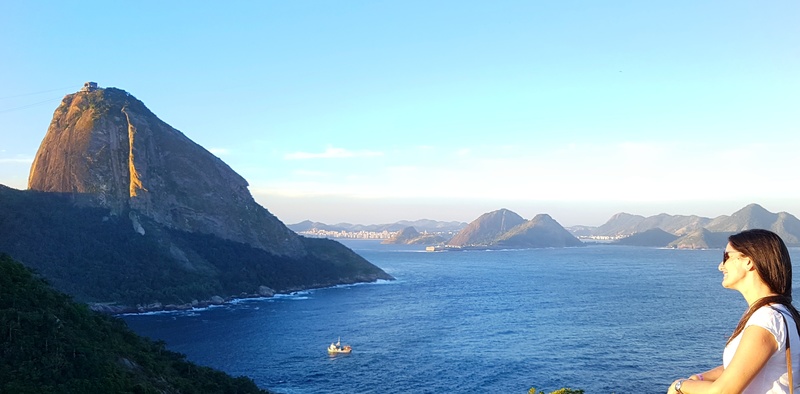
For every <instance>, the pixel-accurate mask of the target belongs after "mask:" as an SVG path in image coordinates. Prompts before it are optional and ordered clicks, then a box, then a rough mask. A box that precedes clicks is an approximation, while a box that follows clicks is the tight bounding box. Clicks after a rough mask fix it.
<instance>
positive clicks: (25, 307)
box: [0, 254, 268, 394]
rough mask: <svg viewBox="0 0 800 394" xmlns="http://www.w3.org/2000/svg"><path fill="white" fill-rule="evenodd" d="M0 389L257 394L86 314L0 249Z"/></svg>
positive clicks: (249, 384) (116, 323) (243, 382)
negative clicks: (0, 332) (0, 328)
mask: <svg viewBox="0 0 800 394" xmlns="http://www.w3.org/2000/svg"><path fill="white" fill-rule="evenodd" d="M0 327H3V335H0V393H240V394H246V393H260V394H268V392H267V391H265V390H261V389H259V388H258V387H257V386H256V385H255V383H254V382H253V381H252V380H250V379H249V378H246V377H238V378H233V377H231V376H229V375H226V374H225V373H222V372H220V371H216V370H213V369H211V368H208V367H202V366H199V365H196V364H194V363H191V362H188V361H186V359H185V357H186V356H184V355H183V354H179V353H175V352H172V351H169V350H167V349H166V348H165V346H164V343H163V342H154V341H152V340H150V339H147V338H144V337H140V336H138V335H136V334H135V333H133V331H131V330H130V329H128V327H127V325H126V324H125V322H124V321H123V320H121V319H118V318H115V317H111V316H108V315H105V314H100V313H96V312H92V311H90V310H89V309H88V308H87V307H86V305H83V304H78V303H76V302H74V301H72V300H71V299H70V297H69V296H68V295H66V294H64V293H60V292H57V291H55V290H53V289H52V288H51V287H50V286H48V285H47V283H46V282H45V281H44V280H42V279H40V278H37V277H36V276H35V275H34V273H33V272H31V271H30V270H29V269H27V268H26V267H24V266H23V265H22V264H20V263H18V262H16V261H14V260H13V259H11V257H10V256H8V255H6V254H0Z"/></svg>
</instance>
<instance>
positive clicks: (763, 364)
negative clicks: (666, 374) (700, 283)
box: [667, 230, 800, 394]
mask: <svg viewBox="0 0 800 394" xmlns="http://www.w3.org/2000/svg"><path fill="white" fill-rule="evenodd" d="M718 269H719V270H720V271H722V274H723V277H722V287H725V288H726V289H734V290H737V291H739V292H740V293H742V296H744V299H745V300H746V301H747V305H749V308H748V309H747V312H746V313H745V314H744V316H742V319H741V320H739V324H738V325H737V326H736V329H735V330H734V331H733V334H731V337H730V339H728V343H727V344H726V345H725V351H724V352H723V355H722V362H723V364H722V365H720V366H718V367H716V368H714V369H712V370H710V371H706V372H703V373H698V374H696V375H692V376H690V377H689V378H688V379H678V380H676V381H675V382H673V383H672V385H670V387H669V390H668V391H667V394H675V393H679V394H698V393H745V394H751V393H758V394H764V393H789V374H788V371H787V361H786V334H787V333H788V334H789V341H790V342H789V343H790V346H789V348H790V349H791V363H792V371H793V374H792V375H793V377H794V379H793V380H794V384H795V387H798V386H797V383H798V382H799V381H800V335H798V331H800V326H798V325H796V324H797V323H800V314H798V311H797V309H795V307H794V306H792V262H791V258H790V257H789V251H788V250H787V249H786V245H785V244H784V243H783V240H781V238H780V237H779V236H778V235H777V234H775V233H773V232H771V231H767V230H747V231H742V232H741V233H738V234H734V235H731V236H730V237H728V245H727V246H726V247H725V254H724V255H723V258H722V263H720V265H719V267H718ZM784 318H785V320H784Z"/></svg>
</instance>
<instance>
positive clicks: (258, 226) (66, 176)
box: [28, 88, 306, 257]
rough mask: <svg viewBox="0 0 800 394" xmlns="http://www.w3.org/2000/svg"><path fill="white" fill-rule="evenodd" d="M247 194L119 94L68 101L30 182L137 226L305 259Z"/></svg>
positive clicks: (100, 92) (210, 159)
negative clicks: (141, 219)
mask: <svg viewBox="0 0 800 394" xmlns="http://www.w3.org/2000/svg"><path fill="white" fill-rule="evenodd" d="M247 186H248V184H247V181H245V180H244V178H242V177H241V176H239V175H238V174H237V173H236V172H234V171H233V170H232V169H231V168H230V167H228V165H226V164H225V163H224V162H222V160H220V159H219V158H217V157H216V156H214V155H213V154H211V153H210V152H208V151H207V150H206V149H204V148H203V147H201V146H200V145H198V144H196V143H194V142H193V141H191V140H190V139H189V138H187V137H186V136H185V135H184V134H183V133H181V132H180V131H178V130H176V129H175V128H173V127H171V126H170V125H168V124H167V123H165V122H163V121H162V120H161V119H159V118H158V117H157V116H156V115H155V114H153V113H152V112H151V111H150V110H149V109H147V107H145V105H144V104H143V103H142V102H141V101H139V100H137V99H136V98H135V97H133V96H132V95H130V94H129V93H127V92H125V91H123V90H120V89H115V88H106V89H96V90H93V91H81V92H77V93H75V94H70V95H68V96H66V97H65V98H64V100H63V101H62V102H61V105H60V106H59V107H58V108H57V109H56V110H55V113H54V114H53V120H52V122H51V123H50V127H49V128H48V130H47V134H46V135H45V137H44V140H43V141H42V144H41V146H40V147H39V151H38V152H37V153H36V157H35V159H34V162H33V165H32V166H31V171H30V177H29V180H28V188H29V189H32V190H39V191H45V192H66V193H79V194H81V195H82V196H84V197H85V198H86V201H89V202H90V203H91V204H93V205H97V206H100V207H104V208H108V209H110V210H111V211H112V212H114V213H116V214H122V213H131V214H132V215H134V219H135V216H136V215H143V216H146V217H148V218H150V219H152V220H154V221H156V222H158V223H161V224H163V225H165V226H168V227H170V228H174V229H178V230H183V231H188V232H201V233H207V234H213V235H216V236H218V237H220V238H223V239H228V240H232V241H237V242H242V243H246V244H249V245H251V246H254V247H257V248H260V249H264V250H266V251H269V252H271V253H274V254H277V255H286V256H295V257H298V256H302V255H304V254H305V253H306V251H305V250H304V247H303V244H302V242H300V240H299V239H298V236H297V235H296V234H295V233H294V232H292V231H291V230H289V229H288V228H287V227H286V226H285V225H284V224H283V223H282V222H281V221H280V220H278V219H277V218H276V217H275V216H273V215H272V214H271V213H270V212H268V211H267V210H266V209H265V208H263V207H262V206H260V205H259V204H257V203H256V202H255V200H254V199H253V197H252V196H251V194H250V192H249V191H248V189H247ZM135 222H136V221H135V220H134V223H135ZM138 231H142V229H141V228H140V229H138Z"/></svg>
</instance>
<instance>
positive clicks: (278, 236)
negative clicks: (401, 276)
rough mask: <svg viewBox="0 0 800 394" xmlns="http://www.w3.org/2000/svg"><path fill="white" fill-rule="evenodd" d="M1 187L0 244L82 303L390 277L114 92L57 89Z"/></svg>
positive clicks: (196, 297) (179, 298) (209, 296)
mask: <svg viewBox="0 0 800 394" xmlns="http://www.w3.org/2000/svg"><path fill="white" fill-rule="evenodd" d="M29 189H30V190H27V191H18V190H14V189H11V188H7V187H0V233H2V234H3V236H2V237H0V252H6V253H9V254H10V255H12V256H14V258H16V259H17V260H19V261H21V262H22V263H23V264H25V265H27V266H29V267H32V268H34V269H36V270H37V271H38V272H40V273H41V274H42V275H44V276H45V277H47V278H48V280H50V281H51V282H52V283H53V284H54V286H55V287H56V288H57V289H59V290H61V291H64V292H67V293H68V294H70V295H72V296H74V297H75V298H76V299H77V300H79V301H82V302H116V303H121V304H123V305H125V306H127V307H131V306H135V305H148V304H150V305H161V304H164V303H175V304H179V305H183V306H186V305H189V304H193V303H196V302H204V301H206V300H223V299H225V298H228V297H234V296H243V295H244V296H251V295H268V294H271V292H272V291H278V292H284V291H295V290H300V289H306V288H316V287H325V286H332V285H337V284H346V283H356V282H369V281H375V280H378V279H392V277H391V276H389V275H388V274H386V273H385V272H384V271H383V270H381V269H380V268H378V267H376V266H374V265H372V264H371V263H369V262H368V261H366V260H365V259H364V258H362V257H361V256H359V255H357V254H356V253H355V252H353V251H352V250H350V249H348V248H347V247H345V246H344V245H342V244H339V243H338V242H335V241H331V240H326V239H311V238H306V237H301V236H299V235H297V234H296V233H295V232H293V231H292V230H290V229H289V228H287V227H286V226H285V225H284V224H283V223H282V222H281V221H280V220H278V219H277V218H276V217H275V216H273V215H272V214H271V213H269V211H267V209H265V208H263V207H261V206H260V205H258V204H257V203H256V202H255V200H254V199H253V198H252V196H251V195H250V193H249V191H248V190H247V182H246V181H245V180H244V179H243V178H242V177H241V176H239V175H238V174H236V173H235V172H234V171H233V170H232V169H230V167H228V166H227V165H226V164H225V163H223V162H222V161H221V160H219V159H218V158H217V157H215V156H214V155H212V154H211V153H209V152H208V151H207V150H205V149H204V148H202V147H201V146H199V145H197V144H195V143H194V142H192V141H191V140H189V139H188V138H187V137H186V136H185V135H183V134H182V133H181V132H179V131H178V130H176V129H174V128H172V127H171V126H169V125H168V124H166V123H165V122H163V121H161V120H160V119H159V118H158V117H156V116H155V115H154V114H153V113H152V112H150V111H149V110H148V109H147V108H146V107H145V106H144V104H143V103H142V102H141V101H139V100H137V99H136V98H134V97H133V96H132V95H130V94H128V93H127V92H125V91H123V90H119V89H115V88H107V89H94V90H90V91H81V92H78V93H74V94H70V95H67V96H66V97H65V98H64V100H63V101H62V103H61V105H60V106H59V107H58V108H57V109H56V110H55V112H54V115H53V120H52V121H51V123H50V126H49V128H48V130H47V134H46V135H45V137H44V139H43V141H42V144H41V146H40V147H39V150H38V152H37V154H36V157H35V160H34V162H33V164H32V166H31V172H30V178H29Z"/></svg>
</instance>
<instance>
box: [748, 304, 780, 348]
mask: <svg viewBox="0 0 800 394" xmlns="http://www.w3.org/2000/svg"><path fill="white" fill-rule="evenodd" d="M784 317H785V318H787V319H791V314H790V313H789V311H788V310H786V307H784V306H783V305H766V306H763V307H761V308H758V309H757V310H756V311H755V312H753V315H752V316H750V318H749V319H748V320H747V324H745V327H748V326H759V327H762V328H764V329H766V330H767V331H769V332H770V333H772V335H774V336H775V337H776V339H778V340H779V341H780V340H781V339H782V338H783V327H784V324H783V319H784Z"/></svg>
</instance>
